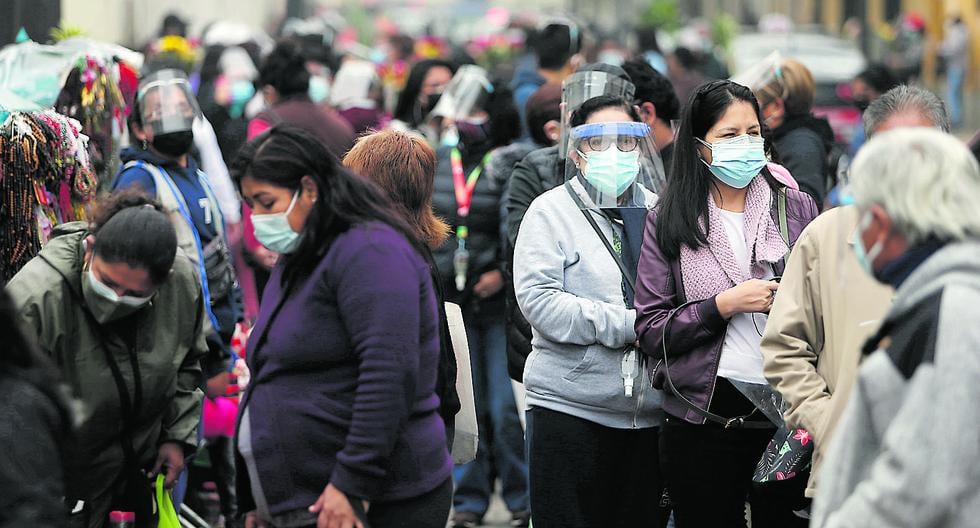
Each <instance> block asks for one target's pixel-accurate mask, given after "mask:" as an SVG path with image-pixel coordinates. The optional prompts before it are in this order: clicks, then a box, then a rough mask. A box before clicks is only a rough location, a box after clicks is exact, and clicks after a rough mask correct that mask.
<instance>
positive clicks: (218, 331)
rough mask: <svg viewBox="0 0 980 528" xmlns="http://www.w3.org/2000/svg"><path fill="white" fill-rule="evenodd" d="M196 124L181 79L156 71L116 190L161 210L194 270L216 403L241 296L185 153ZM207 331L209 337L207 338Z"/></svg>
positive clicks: (220, 226) (202, 180)
mask: <svg viewBox="0 0 980 528" xmlns="http://www.w3.org/2000/svg"><path fill="white" fill-rule="evenodd" d="M199 116H200V109H199V108H198V105H197V100H196V99H195V97H194V95H193V94H192V93H191V88H190V84H189V82H188V81H187V77H186V76H185V75H184V74H183V73H182V72H179V71H176V70H161V71H158V72H156V73H153V74H151V75H148V76H146V77H144V78H143V79H142V80H141V81H140V84H139V89H138V91H137V94H136V100H135V103H134V105H133V112H132V113H131V114H130V118H129V125H130V131H131V132H132V135H133V137H134V138H135V139H136V140H137V141H138V143H137V146H136V147H129V148H126V149H123V151H122V152H121V153H120V158H121V159H122V161H123V162H124V163H125V165H124V166H123V167H122V169H121V170H120V171H119V175H118V176H116V179H115V181H114V182H113V186H114V187H113V188H114V189H129V188H134V189H137V190H139V191H140V192H143V193H146V194H147V195H148V196H150V197H151V198H154V199H156V200H158V201H159V202H160V204H161V205H162V206H163V207H164V209H165V210H166V211H167V213H168V214H169V215H170V218H171V222H172V223H173V225H174V228H175V229H176V230H177V245H178V246H179V247H180V248H181V250H182V251H183V252H184V254H185V255H186V256H188V257H189V258H190V260H191V262H192V263H193V264H194V266H195V267H196V268H197V270H198V276H199V277H200V278H201V279H200V280H201V289H202V291H203V292H204V298H205V302H206V305H207V306H206V314H207V316H208V323H209V331H208V344H209V346H210V349H211V351H212V353H211V354H209V355H208V358H207V360H206V361H205V364H204V370H205V376H206V378H207V379H208V380H209V384H210V390H209V394H210V395H222V394H224V392H225V388H226V387H227V384H228V372H229V371H230V367H231V348H230V343H231V338H232V335H233V334H234V331H235V324H236V323H237V322H238V319H239V317H240V313H241V308H240V300H239V299H240V292H239V290H238V288H237V286H236V276H235V270H234V265H233V262H232V257H231V252H230V250H229V246H228V239H227V236H226V233H227V231H226V225H225V222H224V216H223V215H222V212H221V208H220V205H219V200H218V198H217V195H216V193H215V191H214V190H213V188H212V186H211V184H210V181H211V180H210V179H209V177H208V175H206V174H205V173H204V172H202V171H201V170H200V169H199V168H198V164H197V161H195V159H194V157H193V156H191V154H190V150H191V146H192V144H193V141H194V132H193V124H194V122H195V119H197V118H198V117H199ZM211 330H213V331H211Z"/></svg>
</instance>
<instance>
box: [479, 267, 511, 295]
mask: <svg viewBox="0 0 980 528" xmlns="http://www.w3.org/2000/svg"><path fill="white" fill-rule="evenodd" d="M502 289H504V274H503V273H501V272H500V270H493V271H488V272H486V273H484V274H483V275H480V280H479V281H477V283H476V286H473V293H474V294H475V295H476V296H477V297H479V298H481V299H487V298H490V297H493V296H494V295H497V293H499V292H500V290H502Z"/></svg>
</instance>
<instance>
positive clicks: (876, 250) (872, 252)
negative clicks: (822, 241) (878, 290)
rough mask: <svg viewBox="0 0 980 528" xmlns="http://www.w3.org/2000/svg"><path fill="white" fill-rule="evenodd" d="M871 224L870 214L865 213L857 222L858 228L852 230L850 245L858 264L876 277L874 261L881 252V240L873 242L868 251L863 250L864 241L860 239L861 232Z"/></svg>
mask: <svg viewBox="0 0 980 528" xmlns="http://www.w3.org/2000/svg"><path fill="white" fill-rule="evenodd" d="M869 225H871V215H870V214H865V215H864V216H863V217H862V218H861V221H860V222H859V223H858V228H857V229H855V230H854V239H853V241H852V244H851V245H852V246H854V256H855V257H856V258H857V260H858V264H860V265H861V269H863V270H864V271H865V272H866V273H867V274H868V275H869V276H871V277H874V278H876V279H877V276H876V274H875V271H874V261H875V259H876V258H878V255H880V254H881V247H882V242H881V240H879V241H877V242H875V244H874V245H873V246H871V249H869V250H868V251H865V250H864V242H863V241H862V237H861V233H863V232H864V230H865V229H867V228H868V226H869Z"/></svg>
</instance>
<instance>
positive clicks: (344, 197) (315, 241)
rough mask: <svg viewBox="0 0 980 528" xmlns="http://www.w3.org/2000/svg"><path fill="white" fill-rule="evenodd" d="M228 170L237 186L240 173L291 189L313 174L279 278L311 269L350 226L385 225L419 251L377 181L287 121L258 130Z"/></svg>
mask: <svg viewBox="0 0 980 528" xmlns="http://www.w3.org/2000/svg"><path fill="white" fill-rule="evenodd" d="M230 169H231V175H232V177H233V178H234V180H235V183H237V184H238V186H239V188H240V187H241V184H242V179H243V178H245V177H246V176H248V177H251V178H254V179H255V180H257V181H263V182H268V183H270V184H272V185H276V186H279V187H283V188H285V189H289V190H291V191H295V190H297V189H299V188H300V185H301V181H302V179H303V177H304V176H309V177H310V178H312V179H313V183H314V184H315V185H316V188H317V197H319V198H320V199H319V200H317V201H316V202H315V203H314V204H313V208H312V209H311V211H310V214H309V216H308V217H307V218H306V223H305V224H304V227H303V234H302V236H301V238H300V242H299V246H298V247H297V248H296V251H295V252H294V253H291V254H289V255H285V256H284V257H283V258H284V259H285V269H284V270H283V277H282V279H283V280H282V283H283V284H285V285H291V284H293V283H294V280H295V279H298V278H299V277H301V276H305V275H308V274H309V273H311V272H312V271H313V269H314V268H315V267H316V265H317V264H318V263H319V261H320V259H321V258H322V257H323V255H324V254H326V252H327V250H328V249H329V248H330V245H331V244H332V243H333V241H334V240H335V239H336V238H337V237H338V236H339V235H340V234H341V233H344V232H345V231H347V230H348V229H350V228H351V227H352V226H355V225H365V224H369V223H371V222H381V223H384V224H387V225H388V226H390V227H391V228H393V229H394V230H395V231H397V232H398V233H400V234H401V235H402V236H403V237H405V239H406V240H407V241H408V242H409V243H410V244H411V245H412V247H413V248H415V249H416V250H417V251H419V252H420V253H421V250H422V249H423V248H422V244H421V242H420V241H419V240H418V238H417V237H416V236H415V231H414V230H413V229H412V228H411V227H410V226H409V225H408V222H407V221H406V220H405V218H404V216H403V215H402V214H399V212H398V210H397V209H396V208H395V207H394V206H393V205H392V204H391V200H389V199H388V197H387V196H386V195H385V194H384V193H382V192H381V190H380V189H379V188H378V186H376V185H373V184H371V183H370V182H368V181H367V180H366V179H365V178H362V177H360V176H356V175H354V174H353V173H352V172H351V171H349V170H347V169H346V168H344V167H341V166H340V164H339V163H338V162H337V159H336V158H335V157H334V156H333V154H331V153H330V152H329V151H328V150H327V148H326V147H325V146H323V144H322V143H320V141H319V140H318V139H316V137H314V136H312V135H311V134H310V133H309V132H307V131H305V130H303V129H301V128H298V127H296V126H291V125H276V126H274V127H272V128H270V129H269V130H267V131H265V132H263V133H261V134H259V135H258V136H256V137H255V138H254V139H252V141H249V142H248V143H246V144H245V146H243V147H242V149H241V150H239V151H238V156H237V157H236V158H235V161H234V162H233V163H232V164H231V167H230Z"/></svg>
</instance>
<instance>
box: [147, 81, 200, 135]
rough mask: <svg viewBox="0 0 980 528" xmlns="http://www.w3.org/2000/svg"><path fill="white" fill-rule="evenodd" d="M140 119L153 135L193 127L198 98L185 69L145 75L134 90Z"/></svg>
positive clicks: (198, 110)
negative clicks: (183, 70) (136, 89)
mask: <svg viewBox="0 0 980 528" xmlns="http://www.w3.org/2000/svg"><path fill="white" fill-rule="evenodd" d="M136 98H137V101H139V107H140V108H139V109H140V120H141V121H142V123H143V127H144V128H149V129H150V130H152V131H153V135H154V136H161V135H164V134H172V133H175V132H186V131H189V130H192V127H193V124H194V119H195V118H196V117H197V116H198V115H200V112H201V110H200V108H199V107H198V105H197V99H196V98H195V97H194V93H193V91H192V90H191V85H190V83H189V82H188V80H187V76H186V75H185V74H184V72H182V71H179V70H161V71H159V72H156V73H154V74H152V75H149V76H147V77H146V78H145V79H143V80H142V81H141V82H140V84H139V89H138V91H137V92H136Z"/></svg>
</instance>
